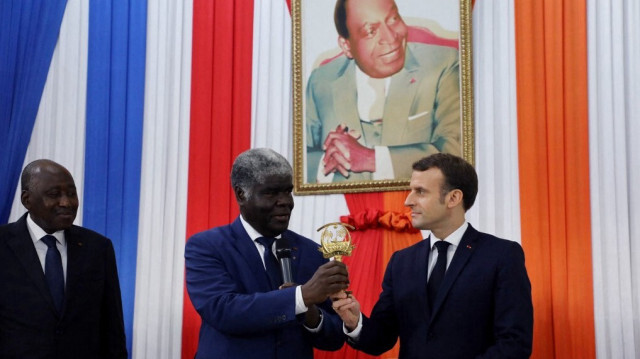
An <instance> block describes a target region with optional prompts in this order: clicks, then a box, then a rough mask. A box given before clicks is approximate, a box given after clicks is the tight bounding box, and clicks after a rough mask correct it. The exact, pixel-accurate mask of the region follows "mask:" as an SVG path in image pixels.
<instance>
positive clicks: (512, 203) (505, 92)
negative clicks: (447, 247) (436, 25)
mask: <svg viewBox="0 0 640 359" xmlns="http://www.w3.org/2000/svg"><path fill="white" fill-rule="evenodd" d="M472 19H473V57H474V67H473V71H474V77H473V81H474V106H475V107H474V109H475V166H476V170H477V172H478V181H479V188H478V197H477V199H476V204H475V205H474V206H473V207H472V208H471V210H470V211H469V213H467V220H469V222H470V223H472V224H473V225H474V226H475V227H476V228H478V229H479V230H481V231H484V232H488V233H492V234H495V235H497V236H499V237H502V238H506V239H510V240H513V241H517V242H520V238H521V236H520V186H519V176H518V120H517V107H516V74H515V69H516V66H515V32H514V3H513V0H509V1H503V0H482V1H476V4H475V7H474V10H473V18H472Z"/></svg>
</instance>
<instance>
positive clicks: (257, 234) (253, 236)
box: [240, 215, 281, 242]
mask: <svg viewBox="0 0 640 359" xmlns="http://www.w3.org/2000/svg"><path fill="white" fill-rule="evenodd" d="M240 223H242V227H243V228H244V230H245V231H247V234H248V235H249V238H251V240H252V241H254V242H255V240H256V239H258V238H260V237H264V236H263V235H262V234H260V232H258V231H256V229H255V228H253V227H252V226H251V225H250V224H249V222H247V221H245V220H244V218H242V215H240ZM280 236H281V235H280V234H279V235H277V236H275V238H280Z"/></svg>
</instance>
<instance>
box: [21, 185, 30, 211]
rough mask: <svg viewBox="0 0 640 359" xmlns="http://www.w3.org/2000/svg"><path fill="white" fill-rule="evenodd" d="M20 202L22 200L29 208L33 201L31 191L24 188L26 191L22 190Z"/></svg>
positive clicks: (25, 206)
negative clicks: (30, 196) (30, 195)
mask: <svg viewBox="0 0 640 359" xmlns="http://www.w3.org/2000/svg"><path fill="white" fill-rule="evenodd" d="M20 202H22V205H23V206H24V208H26V209H29V207H31V201H30V198H29V191H27V190H24V191H22V193H20Z"/></svg>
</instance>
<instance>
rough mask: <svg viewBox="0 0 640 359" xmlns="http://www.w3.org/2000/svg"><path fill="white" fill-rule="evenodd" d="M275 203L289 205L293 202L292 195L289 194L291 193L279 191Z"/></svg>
mask: <svg viewBox="0 0 640 359" xmlns="http://www.w3.org/2000/svg"><path fill="white" fill-rule="evenodd" d="M277 203H278V204H279V205H287V206H289V205H291V204H292V203H293V196H292V195H291V193H280V195H278V201H277Z"/></svg>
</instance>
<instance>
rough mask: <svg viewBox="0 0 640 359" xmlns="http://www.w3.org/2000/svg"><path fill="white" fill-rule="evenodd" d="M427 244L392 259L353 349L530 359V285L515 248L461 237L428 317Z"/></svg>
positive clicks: (441, 357)
mask: <svg viewBox="0 0 640 359" xmlns="http://www.w3.org/2000/svg"><path fill="white" fill-rule="evenodd" d="M429 251H430V240H429V239H426V240H424V241H421V242H419V243H417V244H415V245H413V246H411V247H409V248H405V249H403V250H400V251H398V252H396V253H394V254H393V256H392V257H391V259H390V261H389V264H388V265H387V270H386V272H385V275H384V280H383V283H382V293H381V294H380V298H379V299H378V302H377V303H376V305H375V306H374V308H373V310H372V312H371V317H370V318H367V317H364V316H363V327H362V332H361V335H360V338H359V340H358V341H357V342H352V341H351V340H350V341H349V344H350V345H352V346H353V347H354V348H356V349H360V350H362V351H365V352H367V353H369V354H373V355H379V354H381V353H384V352H385V351H387V350H389V349H391V348H392V347H393V346H394V344H395V343H396V341H397V339H398V337H399V338H400V358H401V359H414V358H438V359H445V358H451V359H465V358H528V357H529V356H530V355H531V347H532V339H533V306H532V302H531V284H530V282H529V277H528V276H527V271H526V268H525V265H524V252H523V251H522V247H520V245H519V244H518V243H516V242H513V241H507V240H504V239H500V238H497V237H494V236H492V235H489V234H485V233H481V232H478V231H477V230H475V229H474V228H473V227H471V225H469V228H468V229H467V230H466V232H465V233H464V235H463V237H462V240H461V241H460V245H459V246H458V248H457V250H456V252H455V254H454V256H453V259H452V261H451V264H450V265H449V267H448V269H447V272H446V274H445V277H444V280H443V283H442V287H441V289H440V291H439V292H438V295H437V297H436V299H435V302H434V303H432V307H433V309H432V311H430V310H429V306H428V303H427V300H428V299H427V268H428V267H427V261H428V258H429Z"/></svg>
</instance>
